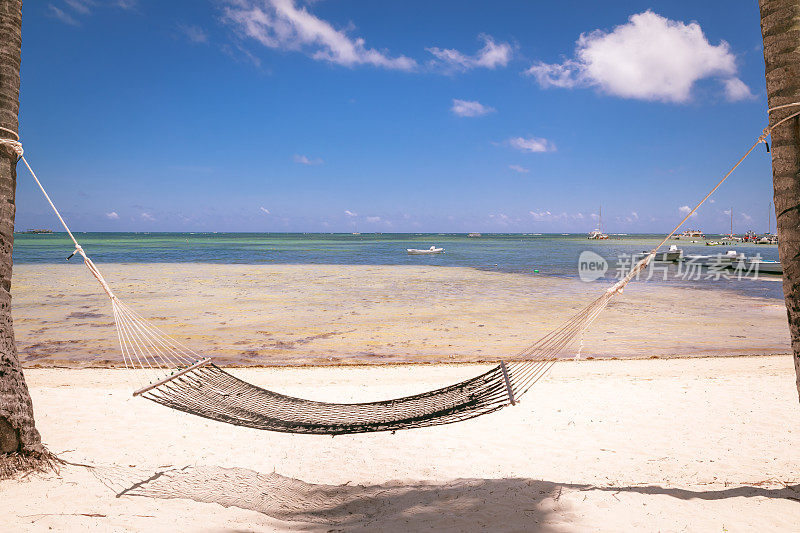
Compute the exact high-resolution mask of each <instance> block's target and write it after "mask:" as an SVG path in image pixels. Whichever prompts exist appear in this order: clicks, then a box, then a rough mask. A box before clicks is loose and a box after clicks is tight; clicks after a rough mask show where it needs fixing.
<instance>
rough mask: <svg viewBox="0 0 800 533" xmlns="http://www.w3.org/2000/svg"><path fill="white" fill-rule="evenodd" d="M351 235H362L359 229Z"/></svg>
mask: <svg viewBox="0 0 800 533" xmlns="http://www.w3.org/2000/svg"><path fill="white" fill-rule="evenodd" d="M350 235H361V233H359V232H358V231H354V232H353V233H351V234H350Z"/></svg>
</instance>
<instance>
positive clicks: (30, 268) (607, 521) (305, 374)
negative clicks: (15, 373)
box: [0, 264, 800, 533]
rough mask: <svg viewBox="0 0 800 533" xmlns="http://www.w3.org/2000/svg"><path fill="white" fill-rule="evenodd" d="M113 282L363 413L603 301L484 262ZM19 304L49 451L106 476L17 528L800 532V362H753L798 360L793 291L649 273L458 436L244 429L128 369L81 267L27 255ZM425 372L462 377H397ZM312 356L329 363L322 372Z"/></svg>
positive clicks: (60, 487)
mask: <svg viewBox="0 0 800 533" xmlns="http://www.w3.org/2000/svg"><path fill="white" fill-rule="evenodd" d="M103 271H104V272H105V273H107V277H108V279H109V281H110V282H111V284H112V287H113V288H114V289H115V291H116V292H117V293H118V295H119V296H120V297H122V298H123V299H124V301H126V302H127V303H128V304H129V305H131V306H132V307H133V308H135V309H137V310H139V311H140V312H141V313H142V314H143V315H145V316H146V317H148V318H149V319H151V320H152V321H153V323H155V324H156V325H158V327H160V328H162V329H163V330H165V331H166V332H168V333H169V334H171V335H173V336H175V337H176V338H177V339H179V340H180V341H182V342H184V343H186V344H188V345H190V346H192V347H193V348H195V349H197V350H198V351H200V352H201V353H203V354H204V355H210V356H214V357H215V360H216V361H217V362H218V363H220V364H224V363H227V364H229V365H231V366H238V367H250V368H233V369H232V370H231V371H232V372H233V373H234V374H236V375H238V376H240V377H242V378H244V379H247V380H250V381H252V382H254V383H257V384H260V385H263V386H266V387H269V388H271V389H273V390H277V391H280V392H284V393H287V394H292V395H298V396H303V397H307V398H311V399H318V400H328V401H340V402H351V401H368V400H375V399H385V398H387V397H396V396H401V395H406V394H413V393H416V392H421V391H424V390H429V389H432V388H436V387H439V386H443V385H447V384H450V383H453V382H456V381H460V380H462V379H464V378H467V377H470V376H473V375H476V374H478V373H480V372H481V371H483V370H484V369H486V368H487V367H486V366H485V365H479V364H474V363H470V364H464V363H465V362H475V361H491V360H496V359H497V358H500V357H505V356H508V355H513V354H514V353H516V352H517V351H518V350H519V349H520V348H522V347H524V346H526V345H527V344H529V343H531V342H533V341H535V340H536V339H537V338H538V337H540V336H541V335H543V334H544V333H546V332H547V331H549V330H550V329H552V328H553V327H555V326H556V325H558V324H559V323H560V322H561V321H562V320H564V319H565V318H567V317H568V316H570V315H571V314H572V313H574V312H576V311H577V310H578V309H580V308H581V307H583V306H584V305H585V304H586V303H588V302H590V301H591V300H592V299H593V298H594V297H596V295H597V294H599V293H600V291H602V290H603V288H604V286H603V285H602V284H599V283H590V284H584V283H581V282H579V281H574V280H567V279H559V278H548V277H536V276H527V275H517V274H503V273H497V272H482V271H477V270H472V269H464V268H424V267H381V266H375V267H370V266H358V267H354V266H303V265H259V266H253V265H196V264H192V265H188V264H187V265H180V264H167V265H135V264H133V265H127V264H125V265H103ZM12 291H13V294H14V318H15V329H16V334H17V340H18V344H19V347H20V355H21V358H22V360H23V362H24V366H25V368H26V370H25V372H26V377H27V380H28V384H29V386H30V389H31V394H32V397H33V401H34V405H35V409H36V417H37V424H38V427H39V429H40V431H41V433H42V435H43V438H44V441H45V442H46V444H47V445H48V446H49V448H50V449H51V450H52V451H54V452H56V453H58V454H59V456H61V457H62V458H64V459H65V460H68V461H70V462H72V463H80V464H88V465H92V468H87V467H85V466H75V465H65V466H64V467H63V468H62V470H61V472H60V474H59V475H55V474H49V475H33V476H29V477H27V478H25V479H21V480H6V481H2V482H0V517H2V518H0V530H2V531H49V530H55V531H76V530H79V531H84V530H89V531H148V532H150V531H170V532H171V531H201V532H211V531H214V532H216V531H389V532H394V531H396V532H402V533H406V532H409V531H453V532H456V531H493V532H494V531H501V532H502V531H629V530H647V531H754V530H755V531H796V529H797V524H798V523H800V466H798V457H799V456H798V451H797V450H798V449H800V423H798V420H800V404H799V403H798V399H797V393H796V391H795V388H794V374H793V367H792V361H791V358H790V357H789V356H764V355H762V356H758V357H755V356H753V355H754V354H773V353H788V352H789V338H788V333H787V327H786V323H785V320H786V319H785V309H784V307H783V304H782V302H780V301H776V300H770V299H766V298H757V297H748V296H742V295H741V294H736V293H733V292H729V291H722V290H718V289H715V290H704V289H688V288H685V287H680V286H671V285H667V286H656V285H655V284H652V283H635V284H632V285H630V286H629V288H628V289H626V291H625V294H624V295H623V296H622V297H621V298H617V299H616V300H614V302H613V303H612V305H611V306H610V307H609V309H608V310H607V311H606V312H605V313H604V314H603V315H601V317H600V319H599V320H598V321H597V322H596V323H595V325H594V327H593V328H592V329H591V330H590V332H589V333H588V334H587V336H586V339H585V348H584V350H583V356H584V358H594V360H585V359H584V360H581V361H572V360H566V361H562V362H559V363H558V364H556V365H555V366H554V368H553V369H552V371H551V373H550V374H549V375H548V377H547V378H546V379H544V380H543V381H541V382H540V383H538V384H537V385H536V387H534V389H532V391H531V392H530V393H529V394H528V395H527V396H526V397H524V398H523V402H522V403H521V404H520V405H518V406H514V407H508V408H505V409H503V410H502V411H500V412H498V413H495V414H492V415H487V416H484V417H480V418H477V419H474V420H470V421H467V422H463V423H460V424H455V425H450V426H442V427H435V428H425V429H418V430H412V431H400V432H397V433H396V434H370V435H354V436H340V437H336V438H330V437H320V436H309V435H286V434H277V433H268V432H260V431H256V430H251V429H247V428H239V427H234V426H229V425H224V424H221V423H217V422H212V421H207V420H205V419H201V418H198V417H194V416H191V415H187V414H183V413H178V412H175V411H172V410H169V409H167V408H165V407H162V406H159V405H157V404H154V403H151V402H148V401H146V400H143V399H140V398H132V397H131V391H132V390H133V389H135V388H136V387H137V386H138V385H136V384H137V383H138V382H139V381H138V379H137V377H136V376H134V375H132V372H131V371H128V370H125V369H122V368H113V367H114V366H117V365H119V363H120V359H119V348H118V347H117V345H116V336H115V332H114V328H113V322H112V320H111V318H110V314H109V312H110V309H109V305H108V302H107V301H106V300H105V297H104V296H103V295H102V293H100V292H99V290H98V288H97V286H96V285H95V283H94V280H93V279H92V278H90V277H89V275H88V274H87V272H86V271H85V269H84V268H82V267H81V266H80V265H21V266H19V267H16V268H15V272H14V283H13V287H12ZM708 355H727V356H735V355H748V356H746V357H701V356H708ZM653 357H655V358H657V359H651V358H653ZM408 361H413V362H439V363H441V362H442V361H453V362H458V363H459V364H426V365H404V364H398V365H389V366H386V365H385V366H379V365H376V364H374V363H378V364H381V363H403V362H408ZM337 363H367V364H369V366H334V365H336V364H337ZM309 364H311V365H327V366H311V367H308V366H306V367H303V366H299V365H309ZM275 365H294V366H289V367H282V368H281V367H276V366H275ZM256 366H270V368H254V367H256ZM96 367H106V368H96ZM109 367H110V368H109Z"/></svg>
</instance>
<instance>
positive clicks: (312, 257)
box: [14, 233, 783, 298]
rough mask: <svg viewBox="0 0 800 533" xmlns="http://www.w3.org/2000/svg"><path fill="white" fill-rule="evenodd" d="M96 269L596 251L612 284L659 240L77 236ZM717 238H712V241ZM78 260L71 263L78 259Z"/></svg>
mask: <svg viewBox="0 0 800 533" xmlns="http://www.w3.org/2000/svg"><path fill="white" fill-rule="evenodd" d="M76 237H77V238H78V240H79V242H81V244H82V245H83V247H84V249H85V250H86V252H87V253H88V254H89V255H90V257H92V259H93V260H94V261H95V262H96V263H220V264H335V265H341V264H357V265H426V266H455V267H468V268H477V269H483V270H493V271H501V272H517V273H524V274H530V275H544V276H558V277H567V278H577V277H578V257H579V255H580V254H581V252H583V251H584V250H592V251H594V252H596V253H598V254H599V255H601V256H602V257H603V258H605V259H606V260H607V261H608V262H609V264H610V267H609V270H608V272H607V274H606V276H605V277H606V278H607V279H611V278H613V277H615V276H616V275H618V273H619V272H620V271H621V270H623V269H624V268H625V267H626V266H630V263H629V258H630V256H631V254H636V253H640V252H642V251H644V250H647V249H649V248H652V247H653V246H654V245H656V244H657V243H658V242H659V241H660V239H661V238H662V236H661V235H648V234H638V235H618V236H612V238H611V239H609V240H607V241H590V240H588V239H587V238H586V235H585V234H583V233H581V234H570V235H561V234H543V235H532V234H524V235H523V234H484V235H483V236H481V237H479V238H471V237H467V236H466V235H464V234H463V233H459V234H453V233H425V234H422V233H413V234H388V233H386V234H375V233H365V234H362V235H351V234H320V233H311V234H303V233H76ZM709 238H714V236H709ZM671 244H676V245H678V246H679V247H680V248H682V249H683V250H684V253H685V254H687V255H689V254H702V255H711V254H718V253H724V252H725V251H727V250H728V249H731V247H724V246H716V247H708V246H705V244H704V243H696V244H692V243H690V242H688V241H683V240H682V241H672V242H671ZM432 245H436V246H442V247H444V248H445V253H444V254H441V255H408V254H407V253H406V248H429V247H430V246H432ZM733 249H736V250H737V251H739V252H745V253H746V254H747V255H748V256H752V255H756V254H760V256H761V257H762V258H763V259H769V260H777V259H778V248H777V246H770V245H756V244H737V245H736V246H735V247H733ZM71 252H72V246H71V242H70V241H69V239H68V237H67V235H66V234H64V233H54V234H43V235H33V234H22V233H19V234H16V235H15V243H14V262H15V263H19V264H24V263H63V262H64V261H65V259H66V257H67V256H68V255H69V254H70V253H71ZM73 261H74V259H73ZM675 274H676V269H675V266H674V265H670V266H669V268H668V271H667V274H666V278H667V280H666V281H665V280H664V279H663V278H664V273H663V272H660V271H659V272H657V273H655V275H654V277H653V279H650V280H648V281H649V282H656V283H678V284H680V285H682V286H691V287H703V288H720V289H727V290H734V291H736V292H738V293H742V294H747V295H751V296H763V297H769V298H782V297H783V293H782V288H781V284H780V283H779V281H780V278H779V277H777V276H768V275H763V274H762V275H761V276H759V277H760V279H757V280H753V279H744V280H737V279H724V278H721V279H713V276H712V277H711V278H710V279H707V278H708V276H707V275H706V274H703V275H702V276H701V279H691V280H687V279H680V278H678V277H676V275H675Z"/></svg>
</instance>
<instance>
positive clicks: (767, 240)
mask: <svg viewBox="0 0 800 533" xmlns="http://www.w3.org/2000/svg"><path fill="white" fill-rule="evenodd" d="M756 244H778V236H777V235H775V234H774V233H767V234H766V235H763V236H762V237H761V238H760V239H758V240H757V241H756Z"/></svg>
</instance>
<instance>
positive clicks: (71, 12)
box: [47, 0, 137, 26]
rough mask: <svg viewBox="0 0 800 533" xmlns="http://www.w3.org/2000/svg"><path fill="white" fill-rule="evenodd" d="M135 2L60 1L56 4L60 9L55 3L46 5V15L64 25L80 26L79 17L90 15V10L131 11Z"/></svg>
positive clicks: (131, 0) (117, 0)
mask: <svg viewBox="0 0 800 533" xmlns="http://www.w3.org/2000/svg"><path fill="white" fill-rule="evenodd" d="M136 2H137V0H115V1H103V2H100V1H98V0H62V1H61V2H57V3H58V4H60V5H61V6H62V7H63V9H62V7H59V6H57V5H56V4H55V3H50V4H47V14H48V15H50V16H51V17H53V18H56V19H58V20H60V21H61V22H63V23H65V24H69V25H71V26H80V21H79V20H78V18H79V17H81V16H88V15H91V13H92V10H93V9H94V8H96V7H108V6H111V7H119V8H122V9H126V10H129V9H132V8H134V7H136Z"/></svg>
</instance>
